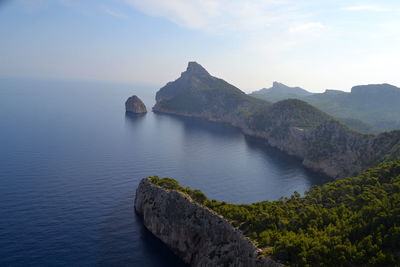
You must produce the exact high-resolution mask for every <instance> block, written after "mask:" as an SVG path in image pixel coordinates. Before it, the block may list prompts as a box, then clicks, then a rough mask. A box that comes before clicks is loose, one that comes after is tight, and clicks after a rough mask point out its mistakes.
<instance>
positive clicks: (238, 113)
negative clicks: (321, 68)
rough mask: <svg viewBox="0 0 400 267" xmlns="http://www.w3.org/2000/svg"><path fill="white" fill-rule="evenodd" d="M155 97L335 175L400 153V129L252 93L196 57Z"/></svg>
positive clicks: (167, 108) (160, 107) (162, 108)
mask: <svg viewBox="0 0 400 267" xmlns="http://www.w3.org/2000/svg"><path fill="white" fill-rule="evenodd" d="M156 101H157V102H156V104H155V106H154V107H153V111H154V112H161V113H168V114H176V115H182V116H189V117H198V118H204V119H207V120H211V121H219V122H226V123H230V124H231V125H233V126H236V127H239V128H240V129H241V130H242V132H243V133H244V134H246V135H249V136H254V137H258V138H261V139H263V140H265V141H266V142H267V143H268V144H269V145H271V146H273V147H276V148H278V149H280V150H282V151H284V152H286V153H287V154H289V155H293V156H296V157H298V158H299V159H301V160H302V163H303V165H304V166H306V167H307V168H310V169H313V170H315V171H318V172H321V173H324V174H326V175H328V176H330V177H332V178H336V179H338V178H344V177H348V176H355V175H358V174H360V173H361V172H362V171H363V170H365V169H366V168H368V167H372V166H375V165H376V164H378V163H379V162H382V161H384V160H390V159H395V158H397V157H398V156H400V131H392V132H386V133H382V134H380V135H377V136H374V135H367V134H361V133H359V132H356V131H354V130H352V129H350V128H349V127H347V126H346V125H344V124H342V123H341V122H339V121H338V120H336V119H335V118H333V117H331V116H330V115H328V114H326V113H324V112H322V111H320V110H319V109H317V108H315V107H313V106H311V105H310V104H308V103H306V102H304V101H301V100H298V99H288V100H283V101H279V102H276V103H270V102H267V101H263V100H261V99H257V98H254V97H252V96H249V95H247V94H245V93H244V92H242V91H241V90H240V89H238V88H237V87H235V86H233V85H231V84H229V83H227V82H226V81H224V80H222V79H219V78H216V77H213V76H211V75H210V74H209V73H208V72H207V71H206V70H205V69H204V68H203V67H202V66H201V65H200V64H198V63H196V62H189V65H188V67H187V70H186V71H185V72H183V73H182V74H181V76H180V77H179V78H178V79H177V80H175V81H173V82H169V83H168V84H167V85H165V86H164V87H163V88H161V89H160V90H159V91H158V92H157V94H156Z"/></svg>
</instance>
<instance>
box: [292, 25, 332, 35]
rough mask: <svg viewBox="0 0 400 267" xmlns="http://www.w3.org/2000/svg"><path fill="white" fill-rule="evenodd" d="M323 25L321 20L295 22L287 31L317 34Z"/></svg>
mask: <svg viewBox="0 0 400 267" xmlns="http://www.w3.org/2000/svg"><path fill="white" fill-rule="evenodd" d="M324 28H325V26H324V25H323V24H322V23H321V22H308V23H301V24H296V25H294V26H292V27H290V28H289V33H292V34H318V33H320V32H321V31H322V30H323V29H324Z"/></svg>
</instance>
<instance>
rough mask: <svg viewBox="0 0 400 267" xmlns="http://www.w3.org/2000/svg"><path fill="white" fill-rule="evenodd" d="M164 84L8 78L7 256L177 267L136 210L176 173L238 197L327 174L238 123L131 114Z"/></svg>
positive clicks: (1, 132)
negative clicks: (149, 180)
mask: <svg viewBox="0 0 400 267" xmlns="http://www.w3.org/2000/svg"><path fill="white" fill-rule="evenodd" d="M156 89H157V88H156V87H148V86H138V85H136V86H133V85H127V84H111V83H100V82H66V81H38V80H36V81H34V80H24V79H19V80H16V79H5V78H2V79H0V125H1V126H0V127H1V128H0V151H1V153H0V167H1V168H0V266H93V265H97V266H180V265H182V263H181V262H180V261H179V259H177V257H175V256H174V255H173V254H172V253H171V252H170V251H169V250H168V249H167V248H166V247H165V246H164V245H163V244H161V242H160V241H158V240H157V239H156V238H154V237H153V236H152V235H151V234H149V232H148V231H147V230H145V229H144V227H143V226H142V224H141V222H140V219H139V218H138V217H137V216H136V215H135V214H134V208H133V201H134V193H135V189H136V186H137V185H138V183H139V181H140V179H141V178H143V177H146V176H149V175H159V176H162V177H164V176H169V177H174V178H176V179H178V180H179V181H180V182H181V184H182V185H185V186H190V187H192V188H199V189H201V190H202V191H203V192H205V193H206V194H207V195H208V196H209V197H210V198H214V199H218V200H224V201H229V202H234V203H251V202H255V201H261V200H275V199H278V198H279V197H282V196H289V195H290V194H291V193H293V192H294V191H298V192H300V193H303V192H304V191H305V190H307V189H309V187H310V186H311V185H313V184H318V183H321V181H322V180H321V177H318V175H316V174H314V173H312V172H310V171H307V170H306V169H304V168H303V167H302V166H301V164H300V162H299V161H298V160H296V159H294V158H292V157H288V156H286V155H284V154H282V153H280V152H279V151H277V150H275V149H273V148H269V147H267V146H265V145H264V143H263V142H261V141H259V140H255V139H251V138H246V137H245V136H243V135H242V134H241V133H240V131H239V130H238V129H236V128H233V127H230V126H228V125H224V124H218V123H212V122H207V121H203V120H198V119H188V118H181V117H177V116H169V115H160V114H154V113H152V112H149V113H148V114H147V115H145V116H132V115H125V111H124V102H125V100H126V98H127V97H129V96H131V95H133V94H136V95H138V96H139V97H141V98H142V99H143V100H144V102H145V103H146V105H147V107H148V109H149V110H150V109H151V106H152V105H153V104H154V100H153V98H154V94H155V91H156Z"/></svg>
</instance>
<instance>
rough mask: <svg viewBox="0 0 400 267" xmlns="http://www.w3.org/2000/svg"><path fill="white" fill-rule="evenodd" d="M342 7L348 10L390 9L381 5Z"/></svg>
mask: <svg viewBox="0 0 400 267" xmlns="http://www.w3.org/2000/svg"><path fill="white" fill-rule="evenodd" d="M342 9H343V10H347V11H375V12H382V11H389V9H388V8H386V7H383V6H380V5H359V6H348V7H344V8H342Z"/></svg>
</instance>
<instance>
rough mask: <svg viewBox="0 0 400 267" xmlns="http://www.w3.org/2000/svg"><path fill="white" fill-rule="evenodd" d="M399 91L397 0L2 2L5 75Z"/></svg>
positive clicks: (0, 46) (0, 70) (0, 63)
mask: <svg viewBox="0 0 400 267" xmlns="http://www.w3.org/2000/svg"><path fill="white" fill-rule="evenodd" d="M188 61H197V62H198V63H200V64H201V65H203V67H205V68H206V69H207V70H208V71H209V72H210V73H211V74H212V75H213V76H217V77H220V78H223V79H224V80H226V81H228V82H229V83H232V84H233V85H235V86H237V87H239V88H240V89H242V90H244V91H246V92H251V91H254V90H258V89H261V88H264V87H270V86H271V84H272V82H273V81H279V82H282V83H284V84H287V85H289V86H300V87H302V88H305V89H307V90H310V91H313V92H323V91H324V90H325V89H338V90H344V91H349V90H350V89H351V87H352V86H354V85H360V84H371V83H391V84H394V85H397V86H400V72H399V70H400V1H399V0H380V1H377V0H375V1H372V0H368V1H365V0H355V1H352V0H323V1H321V0H240V1H239V0H0V76H4V77H24V78H27V77H28V78H41V79H46V78H51V79H54V78H55V79H78V80H80V79H83V80H100V81H102V80H104V81H118V82H129V83H146V84H152V85H154V86H162V85H164V84H166V83H167V82H168V81H172V80H175V79H176V78H178V77H179V76H180V73H181V72H182V71H184V70H185V69H186V66H187V62H188Z"/></svg>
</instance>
